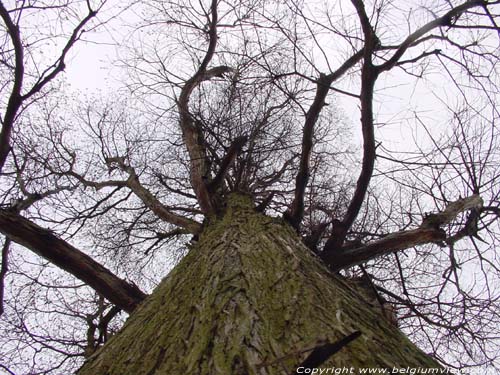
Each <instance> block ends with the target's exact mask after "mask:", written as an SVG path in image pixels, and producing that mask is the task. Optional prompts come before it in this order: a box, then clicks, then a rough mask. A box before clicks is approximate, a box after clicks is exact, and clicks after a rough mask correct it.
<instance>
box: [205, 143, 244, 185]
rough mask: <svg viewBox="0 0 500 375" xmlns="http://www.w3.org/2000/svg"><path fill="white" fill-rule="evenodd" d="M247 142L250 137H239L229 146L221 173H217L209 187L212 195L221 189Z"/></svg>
mask: <svg viewBox="0 0 500 375" xmlns="http://www.w3.org/2000/svg"><path fill="white" fill-rule="evenodd" d="M247 140H248V137H246V136H241V137H237V138H236V139H235V140H234V141H233V143H231V146H229V149H228V150H227V153H226V156H224V159H222V162H221V165H220V169H219V172H217V174H216V175H215V177H214V179H213V180H212V181H211V182H210V184H209V185H208V191H209V192H210V193H212V192H215V191H216V190H217V189H218V188H219V187H220V185H221V184H222V181H223V180H224V177H225V176H226V174H227V171H228V170H229V167H230V166H231V165H232V164H233V163H234V161H235V160H236V157H237V156H238V155H239V154H240V153H241V150H242V149H243V146H244V145H245V143H247Z"/></svg>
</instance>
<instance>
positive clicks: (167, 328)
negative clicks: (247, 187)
mask: <svg viewBox="0 0 500 375" xmlns="http://www.w3.org/2000/svg"><path fill="white" fill-rule="evenodd" d="M355 331H360V332H361V336H360V337H359V338H357V339H356V340H354V341H352V342H351V343H350V344H349V345H347V346H345V347H344V348H342V349H341V350H340V351H339V352H338V353H336V354H335V355H333V357H331V358H330V360H329V361H328V362H327V363H325V364H324V367H327V366H335V367H341V366H346V367H355V368H357V367H383V368H390V369H392V368H393V367H405V368H406V367H408V366H410V367H425V368H429V367H439V365H438V364H437V363H436V362H434V361H433V360H432V359H430V358H429V357H428V356H426V355H425V354H424V353H423V352H421V351H420V350H419V349H417V348H416V347H415V346H414V345H413V344H412V343H411V342H410V341H409V340H408V339H407V338H406V337H405V336H404V335H403V334H402V333H401V332H400V331H399V330H398V329H397V328H396V327H394V326H391V325H390V324H389V323H387V322H386V321H385V320H384V318H383V317H382V315H381V313H380V310H379V309H377V308H375V307H373V306H371V305H369V304H368V303H367V302H365V301H363V297H362V294H361V293H359V292H358V291H356V290H355V289H354V287H353V286H350V285H349V284H348V283H347V282H346V281H345V280H342V279H340V278H338V277H336V276H334V275H332V274H331V273H330V272H329V271H328V270H327V269H326V268H325V267H324V266H322V264H321V263H320V262H319V261H318V259H316V258H314V257H313V256H312V255H311V253H310V251H308V250H307V248H306V247H305V246H304V245H303V244H302V243H301V241H300V239H299V238H298V237H297V236H296V234H295V232H294V231H293V230H292V229H291V227H289V226H288V225H286V224H284V222H283V221H282V220H278V219H273V218H269V217H266V216H264V215H262V214H259V213H256V212H255V211H254V209H253V207H252V205H251V202H250V201H249V200H248V199H247V198H245V197H242V196H233V197H231V198H230V201H229V202H228V207H227V210H226V213H225V215H224V217H223V218H222V219H220V220H217V221H214V222H213V223H211V224H210V225H208V226H207V227H206V228H205V230H204V231H203V233H202V235H201V236H200V239H199V242H198V243H197V244H196V245H195V246H194V247H193V248H192V249H191V251H190V252H189V254H188V255H187V256H186V257H185V258H184V259H183V260H182V262H181V263H180V264H179V265H178V266H177V267H176V268H175V269H174V270H173V271H172V272H171V273H170V274H169V275H168V276H167V277H166V278H165V279H164V280H163V281H162V283H161V284H160V285H159V286H158V288H157V289H156V290H155V292H154V293H153V294H152V295H151V296H150V297H148V298H147V299H146V300H145V301H144V303H143V304H141V305H140V306H139V307H138V308H137V310H136V311H135V312H134V313H133V314H132V315H131V317H130V318H129V319H128V321H127V322H126V324H125V326H124V327H123V329H122V330H121V332H120V333H119V334H117V335H116V336H114V337H113V338H112V339H111V340H110V341H109V342H108V343H107V344H106V345H105V346H104V347H103V348H102V349H101V350H99V351H98V352H96V353H95V354H94V355H93V356H91V357H90V358H89V359H88V361H87V363H86V364H85V365H84V366H83V367H82V368H81V369H80V371H79V372H78V374H79V375H105V374H106V375H111V374H116V375H127V374H130V375H139V374H148V375H153V374H157V375H158V374H165V375H167V374H168V375H176V374H227V375H229V374H262V375H264V374H290V373H294V371H295V368H296V367H297V366H298V365H299V364H300V363H302V362H303V361H304V359H305V358H306V357H307V356H308V354H309V353H310V351H305V349H312V348H314V347H317V346H320V345H323V344H325V342H330V343H335V342H338V341H339V340H340V339H342V338H344V337H345V336H347V335H349V334H351V333H353V332H355Z"/></svg>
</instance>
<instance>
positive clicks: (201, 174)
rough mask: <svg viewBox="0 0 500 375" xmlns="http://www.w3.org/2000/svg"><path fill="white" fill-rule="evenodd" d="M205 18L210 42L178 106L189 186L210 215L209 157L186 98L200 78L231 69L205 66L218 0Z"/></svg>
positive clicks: (211, 52)
mask: <svg viewBox="0 0 500 375" xmlns="http://www.w3.org/2000/svg"><path fill="white" fill-rule="evenodd" d="M207 18H209V19H208V21H209V22H208V24H209V29H208V32H207V34H208V38H209V43H208V49H207V52H206V54H205V57H204V59H203V61H202V62H201V64H200V66H199V68H198V70H197V71H196V73H195V74H194V75H193V76H192V77H191V78H190V79H189V80H187V81H186V83H185V84H184V87H183V88H182V91H181V94H180V96H179V99H178V102H177V107H178V109H179V115H180V127H181V130H182V137H183V140H184V144H185V145H186V148H187V151H188V154H189V159H190V167H191V168H190V179H191V186H192V187H193V190H194V192H195V195H196V198H197V200H198V204H199V205H200V207H201V209H202V211H203V212H204V213H205V214H208V215H209V214H212V213H214V212H215V211H216V207H215V205H214V202H213V201H212V197H211V195H210V192H209V189H208V184H209V182H210V181H209V180H210V175H209V174H210V162H209V160H208V155H207V150H206V146H205V139H204V136H203V131H202V129H201V128H200V126H199V124H198V123H197V122H196V121H195V119H194V117H193V115H192V114H191V112H190V111H189V99H190V97H191V93H192V92H193V90H194V89H195V88H196V87H197V86H198V85H199V84H200V83H201V82H203V81H208V80H210V79H212V78H214V77H222V76H223V75H224V74H226V73H228V72H231V71H232V69H231V68H229V67H227V66H218V67H215V68H211V69H207V67H208V64H209V63H210V61H211V60H212V58H213V56H214V54H215V48H216V46H217V21H218V15H217V0H213V1H212V4H211V15H210V17H208V16H207Z"/></svg>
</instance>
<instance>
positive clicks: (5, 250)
mask: <svg viewBox="0 0 500 375" xmlns="http://www.w3.org/2000/svg"><path fill="white" fill-rule="evenodd" d="M10 243H11V241H10V238H7V237H5V240H4V243H3V246H2V265H1V266H0V316H2V314H3V311H4V310H3V296H4V291H5V277H6V276H7V272H8V270H9V252H10Z"/></svg>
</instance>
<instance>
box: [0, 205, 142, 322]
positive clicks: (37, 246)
mask: <svg viewBox="0 0 500 375" xmlns="http://www.w3.org/2000/svg"><path fill="white" fill-rule="evenodd" d="M0 232H2V233H3V234H4V235H5V236H7V237H8V238H10V239H11V240H12V241H14V242H17V243H18V244H20V245H22V246H24V247H26V248H28V249H30V250H31V251H33V252H34V253H36V254H38V255H40V256H41V257H43V258H45V259H47V260H48V261H50V262H51V263H53V264H55V265H56V266H58V267H60V268H61V269H63V270H64V271H66V272H69V273H70V274H72V275H73V276H75V277H76V278H78V279H80V280H82V281H83V282H85V283H86V284H87V285H89V286H90V287H91V288H93V289H95V290H96V291H97V292H98V293H99V294H101V295H102V296H104V297H105V298H107V299H108V300H109V301H111V302H112V303H113V304H115V305H116V306H118V307H120V308H121V309H123V310H124V311H127V312H129V313H130V312H132V311H133V310H134V309H135V308H136V307H137V306H138V305H139V304H140V303H141V302H142V300H144V298H145V297H146V294H144V293H143V292H142V291H141V290H139V288H138V287H137V286H135V285H133V284H130V283H128V282H126V281H125V280H122V279H120V278H119V277H117V276H115V275H114V274H113V273H111V271H109V270H108V269H107V268H105V267H103V266H102V265H101V264H99V263H98V262H96V261H95V260H93V259H92V258H91V257H89V256H88V255H86V254H85V253H83V252H81V251H80V250H78V249H76V248H75V247H73V246H72V245H70V244H69V243H67V242H66V241H64V240H62V239H60V238H58V237H57V236H55V235H54V234H53V233H52V232H51V231H50V230H48V229H44V228H42V227H40V226H38V225H37V224H35V223H33V222H31V221H29V220H28V219H25V218H24V217H22V216H20V215H18V214H16V213H14V212H11V211H8V210H0Z"/></svg>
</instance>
